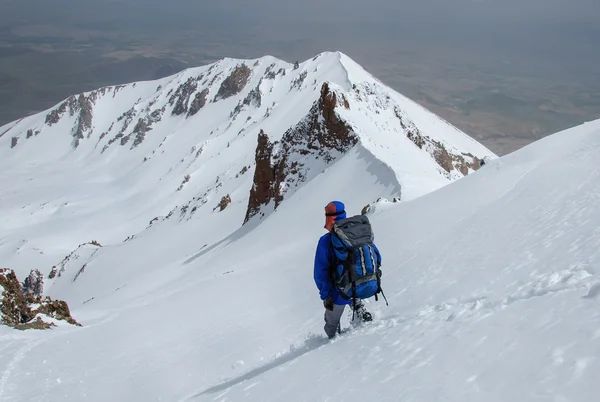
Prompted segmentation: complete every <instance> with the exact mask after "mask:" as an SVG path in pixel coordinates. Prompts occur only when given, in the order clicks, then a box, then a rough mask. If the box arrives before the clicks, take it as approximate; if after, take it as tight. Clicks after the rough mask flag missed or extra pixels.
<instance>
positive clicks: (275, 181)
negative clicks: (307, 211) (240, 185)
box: [244, 83, 358, 223]
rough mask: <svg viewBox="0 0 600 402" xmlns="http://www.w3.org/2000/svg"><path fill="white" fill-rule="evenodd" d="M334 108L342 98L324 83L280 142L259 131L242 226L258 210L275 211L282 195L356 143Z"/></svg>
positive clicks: (256, 213)
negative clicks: (264, 208) (307, 108)
mask: <svg viewBox="0 0 600 402" xmlns="http://www.w3.org/2000/svg"><path fill="white" fill-rule="evenodd" d="M338 106H342V107H345V99H344V98H343V97H342V96H338V94H336V93H335V91H331V90H330V88H329V85H328V84H327V83H324V84H323V86H322V87H321V96H320V97H319V100H318V101H317V102H316V103H315V104H314V105H313V107H312V108H311V110H310V112H309V114H308V115H307V116H306V117H305V118H304V119H303V120H302V121H300V122H299V123H298V124H297V125H296V126H294V127H292V128H290V129H289V130H288V131H286V133H285V134H284V135H283V138H282V139H281V141H280V142H275V143H272V142H271V141H270V140H269V137H268V136H267V135H266V134H265V133H264V132H263V131H262V130H261V132H260V133H259V135H258V144H257V147H256V152H255V162H256V169H255V171H254V184H253V186H252V189H251V190H250V198H249V201H248V208H247V210H246V218H245V219H244V223H246V222H248V220H250V218H252V217H253V216H256V215H259V214H262V215H264V214H265V212H262V208H263V207H264V206H266V205H269V204H271V205H272V208H273V209H276V208H277V207H278V206H279V204H280V203H281V201H283V198H284V196H285V195H286V194H289V193H290V192H291V191H294V190H295V189H296V188H297V187H298V186H299V185H300V184H301V183H304V182H306V181H308V180H310V179H311V176H314V175H316V174H318V172H319V171H320V169H321V168H323V167H325V166H326V165H327V164H330V163H331V162H333V161H334V160H336V159H337V158H338V157H339V156H341V155H343V154H345V153H346V152H348V151H349V150H350V149H351V148H353V147H354V146H355V145H356V144H357V142H358V137H357V136H356V135H355V134H354V133H353V131H352V128H351V127H350V126H349V125H348V124H347V123H346V122H345V121H343V120H342V119H340V117H339V116H338V114H337V113H336V112H335V108H336V107H338Z"/></svg>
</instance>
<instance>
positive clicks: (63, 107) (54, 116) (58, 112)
mask: <svg viewBox="0 0 600 402" xmlns="http://www.w3.org/2000/svg"><path fill="white" fill-rule="evenodd" d="M69 99H71V98H69ZM68 105H69V100H66V101H64V102H63V103H61V104H60V106H58V108H56V109H54V110H52V111H51V112H50V113H48V114H47V115H46V124H47V125H49V126H52V125H53V124H56V123H58V122H59V121H60V118H61V117H62V115H63V114H65V112H66V111H67V107H68Z"/></svg>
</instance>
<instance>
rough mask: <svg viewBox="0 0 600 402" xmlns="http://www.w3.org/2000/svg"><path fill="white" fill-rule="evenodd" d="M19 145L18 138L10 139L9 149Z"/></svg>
mask: <svg viewBox="0 0 600 402" xmlns="http://www.w3.org/2000/svg"><path fill="white" fill-rule="evenodd" d="M18 143H19V137H12V138H11V139H10V148H11V149H12V148H14V147H16V146H17V144H18Z"/></svg>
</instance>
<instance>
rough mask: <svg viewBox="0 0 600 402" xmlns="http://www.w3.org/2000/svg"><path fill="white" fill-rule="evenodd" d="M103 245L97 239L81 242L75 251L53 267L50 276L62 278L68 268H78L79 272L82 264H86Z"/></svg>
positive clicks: (50, 277)
mask: <svg viewBox="0 0 600 402" xmlns="http://www.w3.org/2000/svg"><path fill="white" fill-rule="evenodd" d="M101 247H102V245H101V244H100V243H98V242H97V241H95V240H93V241H91V242H88V243H82V244H80V245H79V246H78V247H77V248H76V249H75V250H74V251H73V252H71V253H70V254H69V255H67V256H66V257H65V258H63V260H62V261H61V262H60V263H59V264H57V265H55V266H53V267H52V270H51V271H50V274H49V275H48V278H49V279H55V278H57V277H58V278H60V277H62V276H63V274H64V273H65V272H66V271H67V269H69V270H77V272H79V271H80V270H81V268H82V266H84V265H86V264H87V262H89V261H90V260H91V259H92V258H93V257H94V255H95V254H96V253H97V252H98V250H99V249H100V248H101ZM83 261H86V262H83ZM73 265H74V267H73Z"/></svg>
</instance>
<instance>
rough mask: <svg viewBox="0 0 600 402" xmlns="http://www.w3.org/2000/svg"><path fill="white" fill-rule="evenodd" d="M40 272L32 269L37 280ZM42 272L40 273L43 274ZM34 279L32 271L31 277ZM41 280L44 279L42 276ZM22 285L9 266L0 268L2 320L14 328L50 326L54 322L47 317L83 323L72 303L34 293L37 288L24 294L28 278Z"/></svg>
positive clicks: (0, 320) (0, 311) (0, 314)
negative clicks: (73, 311) (72, 314)
mask: <svg viewBox="0 0 600 402" xmlns="http://www.w3.org/2000/svg"><path fill="white" fill-rule="evenodd" d="M34 272H37V273H38V274H39V271H32V274H33V275H34V277H35V278H36V279H37V278H39V277H38V275H37V274H34ZM40 275H41V274H40ZM28 279H29V280H30V281H31V274H30V277H29V278H28ZM40 279H41V278H40ZM25 282H26V283H25V284H24V285H23V286H21V284H20V283H19V280H18V279H17V276H16V275H15V272H14V271H13V270H11V269H8V268H0V323H2V324H4V325H8V326H10V327H13V328H15V329H22V330H24V329H47V328H50V327H52V326H54V325H55V324H54V323H52V322H47V321H44V318H45V317H46V318H51V319H54V320H63V321H66V322H68V323H69V324H72V325H77V326H81V324H79V323H78V322H77V321H75V319H73V317H72V316H71V312H70V310H69V306H68V305H67V303H66V302H64V301H62V300H52V299H51V298H49V297H45V298H42V295H41V293H40V294H39V296H36V295H35V291H34V292H31V293H27V294H24V293H23V289H29V287H28V286H30V285H27V279H26V280H25Z"/></svg>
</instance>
